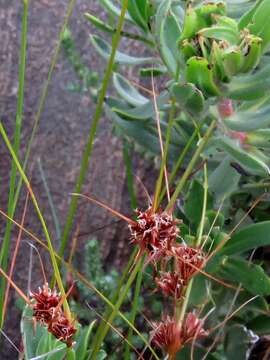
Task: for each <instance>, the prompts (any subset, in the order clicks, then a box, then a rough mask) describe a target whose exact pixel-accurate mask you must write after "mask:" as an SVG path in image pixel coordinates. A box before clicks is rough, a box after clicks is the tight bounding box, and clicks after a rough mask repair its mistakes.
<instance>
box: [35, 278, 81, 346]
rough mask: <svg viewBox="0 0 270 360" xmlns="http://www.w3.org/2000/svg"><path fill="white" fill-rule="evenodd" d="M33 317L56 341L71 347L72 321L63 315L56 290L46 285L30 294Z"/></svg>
mask: <svg viewBox="0 0 270 360" xmlns="http://www.w3.org/2000/svg"><path fill="white" fill-rule="evenodd" d="M31 296H32V298H33V300H34V301H35V302H34V303H33V316H34V318H35V319H36V320H37V321H38V322H39V323H40V324H41V325H44V326H47V329H48V331H49V332H50V333H51V334H53V335H54V336H55V337H56V338H57V339H59V340H60V341H62V342H63V343H65V344H66V345H67V346H68V347H71V346H72V343H73V341H72V338H73V335H74V334H75V333H76V331H77V330H76V328H75V327H74V321H70V320H69V319H68V318H67V317H66V316H65V314H64V312H63V310H62V306H61V296H60V294H59V293H57V291H56V290H51V289H50V288H49V286H48V284H47V283H46V284H45V285H43V287H42V288H39V291H38V292H32V293H31Z"/></svg>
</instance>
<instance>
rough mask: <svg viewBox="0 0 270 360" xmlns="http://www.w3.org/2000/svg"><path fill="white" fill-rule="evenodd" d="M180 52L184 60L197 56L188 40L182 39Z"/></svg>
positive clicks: (195, 50) (194, 48)
mask: <svg viewBox="0 0 270 360" xmlns="http://www.w3.org/2000/svg"><path fill="white" fill-rule="evenodd" d="M180 50H181V54H182V55H183V57H184V59H185V60H188V59H189V58H191V57H192V56H195V55H196V54H197V49H196V47H195V46H194V44H193V42H192V41H190V40H188V39H184V40H183V41H181V42H180Z"/></svg>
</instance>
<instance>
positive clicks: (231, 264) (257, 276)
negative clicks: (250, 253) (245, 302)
mask: <svg viewBox="0 0 270 360" xmlns="http://www.w3.org/2000/svg"><path fill="white" fill-rule="evenodd" d="M218 276H221V277H222V278H223V279H225V280H227V281H231V282H236V283H239V284H242V286H243V287H244V288H245V289H246V290H247V291H249V292H250V293H251V294H254V295H260V296H267V295H269V294H270V278H269V276H267V275H266V273H265V272H264V270H263V268H262V267H261V266H259V265H255V264H253V263H250V262H249V261H246V260H242V259H236V258H226V259H225V260H223V262H222V264H221V266H220V268H219V271H218Z"/></svg>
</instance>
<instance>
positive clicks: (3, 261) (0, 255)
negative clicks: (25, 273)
mask: <svg viewBox="0 0 270 360" xmlns="http://www.w3.org/2000/svg"><path fill="white" fill-rule="evenodd" d="M27 28H28V0H24V1H23V18H22V33H21V49H20V66H19V88H18V102H17V111H16V120H15V132H14V144H13V146H14V152H15V154H16V155H17V156H18V154H19V149H20V140H21V127H22V115H23V103H24V80H25V64H26V48H27ZM16 174H17V168H16V164H15V161H14V160H12V164H11V174H10V183H9V196H8V215H13V214H12V208H13V203H14V193H15V184H16ZM11 227H12V222H10V221H8V222H7V224H6V230H5V237H4V240H3V244H2V247H1V252H0V265H1V266H2V269H3V270H4V271H6V270H7V261H8V254H9V244H10V229H11ZM5 286H6V280H5V279H3V280H2V281H1V291H0V321H1V327H2V325H3V313H2V310H3V300H4V291H5Z"/></svg>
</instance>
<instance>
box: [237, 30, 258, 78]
mask: <svg viewBox="0 0 270 360" xmlns="http://www.w3.org/2000/svg"><path fill="white" fill-rule="evenodd" d="M246 41H247V43H246V49H244V51H245V54H244V62H243V66H242V67H241V72H243V73H246V72H248V71H250V70H252V69H254V68H255V67H256V66H257V65H258V63H259V61H260V59H261V55H262V39H261V38H259V37H257V36H254V35H248V36H247V37H246Z"/></svg>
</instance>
